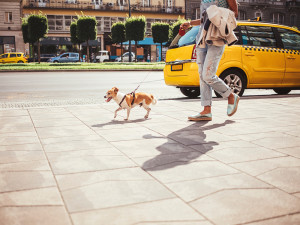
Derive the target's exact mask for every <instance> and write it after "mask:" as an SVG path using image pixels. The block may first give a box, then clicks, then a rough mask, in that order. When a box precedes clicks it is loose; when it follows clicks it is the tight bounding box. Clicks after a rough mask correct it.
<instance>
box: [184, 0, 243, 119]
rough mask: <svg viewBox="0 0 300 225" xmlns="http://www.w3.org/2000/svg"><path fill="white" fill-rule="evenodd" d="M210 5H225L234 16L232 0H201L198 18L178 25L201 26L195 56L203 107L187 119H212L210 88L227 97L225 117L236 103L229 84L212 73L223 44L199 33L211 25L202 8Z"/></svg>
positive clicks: (235, 97) (234, 2) (220, 55)
mask: <svg viewBox="0 0 300 225" xmlns="http://www.w3.org/2000/svg"><path fill="white" fill-rule="evenodd" d="M213 5H215V6H218V7H222V9H223V8H229V9H230V10H231V11H232V12H233V13H234V15H233V13H232V12H231V14H232V15H233V16H235V17H237V16H238V7H237V2H236V0H202V1H201V5H200V19H198V20H192V21H190V22H185V23H183V24H181V28H182V29H185V30H186V29H188V28H189V27H190V26H192V25H201V26H200V29H199V33H198V35H197V37H196V55H197V64H198V67H199V75H200V94H201V105H202V106H203V107H204V109H203V110H202V111H201V112H200V113H198V114H196V115H193V116H189V117H188V119H189V120H192V121H202V120H212V113H211V105H212V89H214V90H215V91H216V92H218V93H219V94H220V95H221V96H222V97H223V98H227V99H228V107H227V115H228V116H232V115H233V114H234V113H235V112H236V110H237V107H238V102H239V96H238V95H237V94H235V93H232V92H231V89H230V87H229V86H228V85H226V84H225V83H224V81H223V80H222V79H220V78H219V77H218V76H217V75H216V72H217V69H218V65H219V62H220V60H221V58H222V55H223V52H224V48H225V44H226V43H225V42H223V44H222V45H221V46H220V44H219V43H220V42H218V44H217V45H214V43H209V44H208V43H207V42H206V40H205V38H206V36H204V35H203V33H204V32H206V31H207V29H208V27H209V26H210V25H211V21H210V20H208V16H207V13H206V10H207V9H208V8H209V7H210V6H213ZM227 12H228V11H227ZM229 12H230V11H229ZM214 13H215V12H214ZM215 14H217V13H215ZM221 18H222V17H221ZM234 20H235V19H234ZM222 41H223V40H222ZM227 44H228V43H227Z"/></svg>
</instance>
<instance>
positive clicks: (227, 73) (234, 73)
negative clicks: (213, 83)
mask: <svg viewBox="0 0 300 225" xmlns="http://www.w3.org/2000/svg"><path fill="white" fill-rule="evenodd" d="M228 76H231V77H235V78H238V79H239V80H238V82H239V84H240V85H241V90H240V92H236V91H234V93H235V94H237V95H239V96H240V97H241V96H243V94H244V91H245V89H246V86H247V81H246V78H245V75H244V74H243V72H241V71H240V70H237V69H230V70H226V71H224V72H223V73H222V74H221V75H220V78H221V79H222V80H223V81H224V82H225V83H226V84H227V85H228V86H229V87H230V88H232V85H230V84H228V82H226V80H228V79H226V78H227V77H228ZM229 79H231V78H229ZM215 94H216V96H217V97H218V98H220V97H222V96H221V95H220V94H219V93H218V92H216V91H215Z"/></svg>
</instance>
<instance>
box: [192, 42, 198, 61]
mask: <svg viewBox="0 0 300 225" xmlns="http://www.w3.org/2000/svg"><path fill="white" fill-rule="evenodd" d="M192 59H197V54H196V45H194V47H193V51H192Z"/></svg>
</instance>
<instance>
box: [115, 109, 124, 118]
mask: <svg viewBox="0 0 300 225" xmlns="http://www.w3.org/2000/svg"><path fill="white" fill-rule="evenodd" d="M121 109H122V108H121V107H120V108H118V109H117V110H116V111H115V116H114V118H116V117H117V112H119V111H120V110H121Z"/></svg>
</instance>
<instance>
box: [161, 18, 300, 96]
mask: <svg viewBox="0 0 300 225" xmlns="http://www.w3.org/2000/svg"><path fill="white" fill-rule="evenodd" d="M198 30H199V26H195V27H193V28H192V29H191V30H190V31H188V32H187V33H186V34H185V35H184V36H183V37H181V38H180V39H179V41H178V43H177V45H174V46H173V47H172V46H170V49H169V50H168V51H167V54H166V66H165V68H164V79H165V83H166V84H167V85H171V86H176V87H178V88H180V90H181V92H182V93H183V94H184V95H185V96H188V97H197V96H199V95H200V90H199V74H198V66H197V64H196V55H195V38H196V35H197V33H198ZM235 34H236V36H237V37H238V39H239V40H238V42H237V43H236V44H235V45H232V46H226V47H225V51H224V54H223V56H222V58H221V61H220V64H219V67H218V70H217V76H219V77H220V78H221V79H223V80H224V82H225V83H226V84H227V85H229V86H230V87H231V89H232V90H233V92H235V93H236V94H238V95H240V96H242V95H243V93H244V90H245V89H246V88H270V89H274V91H275V92H276V93H278V94H288V93H289V92H290V91H291V90H292V89H298V88H300V32H299V31H298V30H296V29H293V28H291V27H288V26H283V25H277V24H270V23H260V22H242V21H238V26H237V28H236V29H235ZM216 94H217V96H220V95H219V94H218V93H216Z"/></svg>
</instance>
